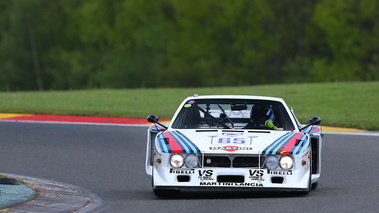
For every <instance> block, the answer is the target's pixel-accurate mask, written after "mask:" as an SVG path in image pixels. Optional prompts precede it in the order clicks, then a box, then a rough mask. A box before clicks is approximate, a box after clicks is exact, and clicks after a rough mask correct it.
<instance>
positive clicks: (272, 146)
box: [263, 133, 291, 154]
mask: <svg viewBox="0 0 379 213" xmlns="http://www.w3.org/2000/svg"><path fill="white" fill-rule="evenodd" d="M290 135H291V133H287V134H285V135H283V136H282V137H280V138H278V139H277V140H276V141H274V143H272V144H271V145H270V146H268V147H267V148H266V149H265V150H263V152H264V153H263V154H270V150H271V149H273V148H274V147H275V146H276V144H278V143H280V142H281V141H282V140H284V139H286V138H288V136H290Z"/></svg>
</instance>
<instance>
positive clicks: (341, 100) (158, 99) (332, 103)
mask: <svg viewBox="0 0 379 213" xmlns="http://www.w3.org/2000/svg"><path fill="white" fill-rule="evenodd" d="M378 92H379V82H344V83H315V84H283V85H262V86H245V87H217V88H185V89H184V88H174V89H172V88H171V89H164V88H163V89H119V90H115V89H101V90H80V91H48V92H1V93H0V112H2V113H28V114H57V115H88V116H112V117H130V118H146V116H147V115H148V114H156V115H158V116H159V117H160V118H161V119H170V118H171V117H172V115H173V114H174V112H175V110H176V108H177V107H178V105H179V104H180V103H181V101H182V100H183V99H184V98H186V97H187V96H192V95H193V94H199V95H215V94H225V95H260V96H274V97H282V98H284V100H285V101H286V102H287V104H288V105H289V106H290V107H293V109H294V111H295V113H296V115H297V117H298V118H299V120H300V121H301V122H302V123H307V122H308V119H309V118H311V117H312V116H319V117H321V118H322V124H323V125H329V126H339V127H353V128H359V129H366V130H379V122H378V118H379V98H378V97H379V96H378Z"/></svg>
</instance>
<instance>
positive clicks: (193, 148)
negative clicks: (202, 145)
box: [175, 131, 200, 154]
mask: <svg viewBox="0 0 379 213" xmlns="http://www.w3.org/2000/svg"><path fill="white" fill-rule="evenodd" d="M175 134H177V135H178V136H179V137H180V138H182V139H183V140H184V141H185V142H186V143H187V145H188V146H190V147H191V149H192V151H193V153H196V154H197V153H198V152H199V153H200V149H199V148H197V146H196V145H195V144H194V143H192V141H191V140H190V139H188V138H187V137H186V136H185V135H183V134H182V133H181V132H178V131H175Z"/></svg>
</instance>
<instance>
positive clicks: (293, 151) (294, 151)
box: [291, 135, 305, 155]
mask: <svg viewBox="0 0 379 213" xmlns="http://www.w3.org/2000/svg"><path fill="white" fill-rule="evenodd" d="M299 141H301V142H300V143H299V144H298V145H297V146H296V147H294V149H292V151H291V154H294V153H295V155H296V152H297V150H299V149H300V147H301V146H302V144H303V143H304V141H305V135H303V136H302V137H301V138H300V140H299Z"/></svg>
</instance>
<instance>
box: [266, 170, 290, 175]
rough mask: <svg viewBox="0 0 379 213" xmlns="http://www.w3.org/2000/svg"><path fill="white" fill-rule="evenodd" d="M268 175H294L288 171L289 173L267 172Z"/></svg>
mask: <svg viewBox="0 0 379 213" xmlns="http://www.w3.org/2000/svg"><path fill="white" fill-rule="evenodd" d="M267 174H269V175H292V170H288V171H273V170H267Z"/></svg>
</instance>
